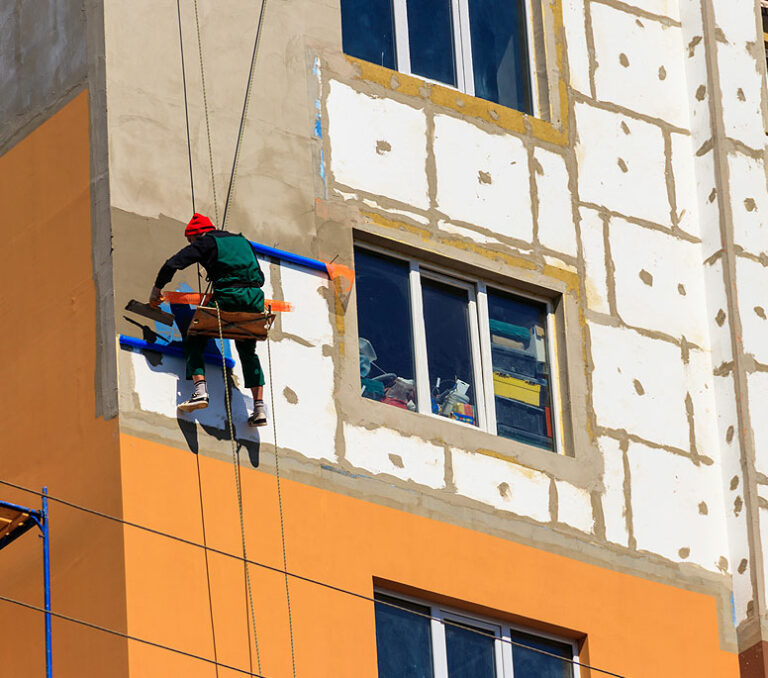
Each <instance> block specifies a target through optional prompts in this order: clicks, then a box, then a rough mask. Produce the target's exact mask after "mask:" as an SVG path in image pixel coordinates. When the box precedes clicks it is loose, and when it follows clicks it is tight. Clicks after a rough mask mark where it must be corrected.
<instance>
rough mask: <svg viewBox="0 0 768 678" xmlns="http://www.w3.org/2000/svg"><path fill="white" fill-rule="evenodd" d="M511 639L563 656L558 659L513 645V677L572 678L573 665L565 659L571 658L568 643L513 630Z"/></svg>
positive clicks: (571, 652) (570, 649)
mask: <svg viewBox="0 0 768 678" xmlns="http://www.w3.org/2000/svg"><path fill="white" fill-rule="evenodd" d="M511 639H512V642H514V643H519V644H520V645H526V646H527V647H531V648H536V649H537V650H543V651H544V652H548V653H549V654H555V655H558V656H559V657H563V659H558V658H557V657H550V656H548V655H546V654H542V653H541V652H536V651H535V650H528V649H526V648H525V647H520V645H515V646H514V647H513V650H512V664H513V667H514V675H515V678H573V665H572V664H571V662H570V661H566V660H571V659H573V648H572V647H571V646H570V645H568V644H566V643H558V642H557V641H556V640H549V639H547V638H541V637H539V636H534V635H531V634H530V633H523V632H521V631H514V630H513V631H512V635H511Z"/></svg>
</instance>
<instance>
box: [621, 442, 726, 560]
mask: <svg viewBox="0 0 768 678" xmlns="http://www.w3.org/2000/svg"><path fill="white" fill-rule="evenodd" d="M627 455H628V458H629V469H630V478H631V492H632V519H633V520H632V525H633V529H634V535H635V539H636V540H637V548H638V549H640V550H642V551H651V552H653V553H658V554H659V555H661V556H664V557H665V558H669V559H670V560H675V561H685V562H692V563H696V564H698V565H701V566H702V567H703V568H705V569H707V570H712V571H717V567H718V564H719V562H720V558H721V556H725V555H726V554H727V553H728V540H727V538H726V533H725V523H724V519H723V513H722V510H721V508H720V507H721V506H722V493H721V491H720V470H719V468H718V467H716V466H704V465H700V466H696V465H695V464H694V463H693V462H692V461H691V460H690V459H687V458H685V457H681V456H678V455H675V454H670V453H668V452H665V451H663V450H656V449H652V448H650V447H646V446H645V445H639V444H635V443H630V444H629V450H628V452H627ZM702 502H703V503H704V504H706V506H707V507H708V510H707V511H706V512H703V511H702V510H701V509H700V505H701V503H702Z"/></svg>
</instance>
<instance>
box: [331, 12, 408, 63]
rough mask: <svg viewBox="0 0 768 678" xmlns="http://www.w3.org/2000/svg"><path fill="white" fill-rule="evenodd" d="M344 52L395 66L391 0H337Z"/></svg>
mask: <svg viewBox="0 0 768 678" xmlns="http://www.w3.org/2000/svg"><path fill="white" fill-rule="evenodd" d="M341 36H342V44H343V46H344V53H345V54H349V55H350V56H354V57H357V58H358V59H365V60H366V61H372V62H373V63H375V64H379V66H386V67H387V68H392V69H395V68H397V61H396V59H395V22H394V18H393V14H392V0H341Z"/></svg>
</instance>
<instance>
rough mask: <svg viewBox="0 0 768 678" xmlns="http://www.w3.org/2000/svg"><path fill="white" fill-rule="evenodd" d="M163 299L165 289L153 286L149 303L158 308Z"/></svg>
mask: <svg viewBox="0 0 768 678" xmlns="http://www.w3.org/2000/svg"><path fill="white" fill-rule="evenodd" d="M162 300H163V291H162V290H161V289H160V288H159V287H152V291H151V292H150V293H149V305H150V306H154V307H155V308H157V307H158V306H160V302H161V301H162Z"/></svg>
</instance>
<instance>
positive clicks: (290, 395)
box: [283, 386, 299, 405]
mask: <svg viewBox="0 0 768 678" xmlns="http://www.w3.org/2000/svg"><path fill="white" fill-rule="evenodd" d="M283 397H284V398H285V399H286V400H287V401H288V402H289V403H290V404H291V405H295V404H296V403H298V402H299V397H298V396H297V395H296V391H294V390H293V389H292V388H291V387H290V386H286V387H285V388H284V389H283Z"/></svg>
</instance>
